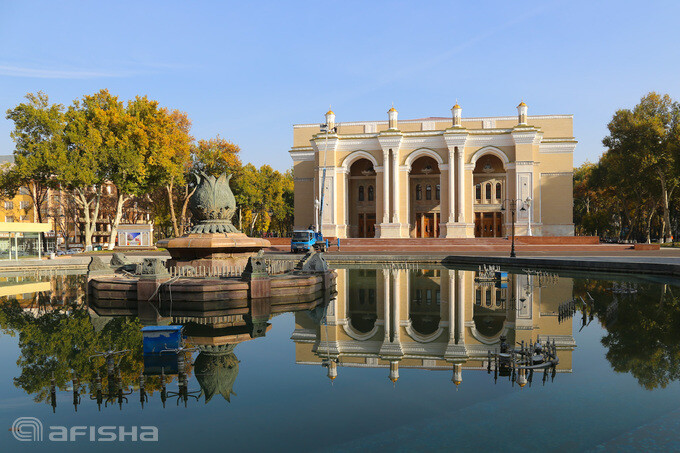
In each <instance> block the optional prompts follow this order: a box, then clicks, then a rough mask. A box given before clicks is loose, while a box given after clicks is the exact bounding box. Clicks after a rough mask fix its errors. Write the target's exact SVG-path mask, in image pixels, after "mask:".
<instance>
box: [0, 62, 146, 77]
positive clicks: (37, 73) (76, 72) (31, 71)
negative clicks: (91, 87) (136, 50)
mask: <svg viewBox="0 0 680 453" xmlns="http://www.w3.org/2000/svg"><path fill="white" fill-rule="evenodd" d="M135 74H138V73H137V72H133V71H93V70H88V69H49V68H27V67H21V66H6V65H0V76H7V77H33V78H38V79H100V78H111V77H130V76H132V75H135Z"/></svg>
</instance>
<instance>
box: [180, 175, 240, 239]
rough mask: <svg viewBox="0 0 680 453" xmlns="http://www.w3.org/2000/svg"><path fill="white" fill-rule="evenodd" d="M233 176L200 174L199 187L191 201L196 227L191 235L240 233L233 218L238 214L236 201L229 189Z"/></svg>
mask: <svg viewBox="0 0 680 453" xmlns="http://www.w3.org/2000/svg"><path fill="white" fill-rule="evenodd" d="M231 177H232V175H227V174H226V173H222V174H221V175H220V176H219V177H217V178H216V177H214V176H212V175H207V174H205V173H203V172H199V173H198V176H197V179H198V187H197V188H196V192H194V194H193V195H192V196H191V199H190V200H189V209H190V210H191V214H192V215H193V218H194V220H195V222H197V224H196V225H194V227H193V228H192V229H191V233H238V232H239V231H238V230H237V229H236V227H235V226H234V225H232V223H231V218H232V217H233V216H234V214H235V213H236V199H235V198H234V194H233V193H232V191H231V187H229V181H230V180H231Z"/></svg>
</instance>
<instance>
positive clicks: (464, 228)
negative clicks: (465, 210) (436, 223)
mask: <svg viewBox="0 0 680 453" xmlns="http://www.w3.org/2000/svg"><path fill="white" fill-rule="evenodd" d="M445 226H446V235H445V236H444V237H446V238H473V237H475V225H474V224H473V223H458V222H453V223H446V224H445Z"/></svg>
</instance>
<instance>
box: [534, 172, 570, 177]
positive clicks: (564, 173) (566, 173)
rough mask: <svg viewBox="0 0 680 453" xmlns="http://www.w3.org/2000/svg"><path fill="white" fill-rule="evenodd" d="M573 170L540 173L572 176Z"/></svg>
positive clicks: (543, 174) (542, 174)
mask: <svg viewBox="0 0 680 453" xmlns="http://www.w3.org/2000/svg"><path fill="white" fill-rule="evenodd" d="M573 174H574V172H573V171H553V172H548V173H541V176H573Z"/></svg>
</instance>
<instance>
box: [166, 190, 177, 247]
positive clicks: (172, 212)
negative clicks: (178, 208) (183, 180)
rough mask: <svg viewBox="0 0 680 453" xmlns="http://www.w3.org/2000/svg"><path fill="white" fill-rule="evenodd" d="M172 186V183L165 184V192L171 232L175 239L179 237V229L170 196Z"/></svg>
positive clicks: (172, 200)
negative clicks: (168, 206) (168, 207)
mask: <svg viewBox="0 0 680 453" xmlns="http://www.w3.org/2000/svg"><path fill="white" fill-rule="evenodd" d="M172 186H173V183H172V182H170V183H169V184H166V186H165V190H166V191H167V192H168V203H169V204H170V220H172V231H173V233H174V235H175V237H176V238H177V237H179V236H180V234H179V227H178V226H177V214H175V203H174V199H173V198H174V197H173V196H172Z"/></svg>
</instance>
